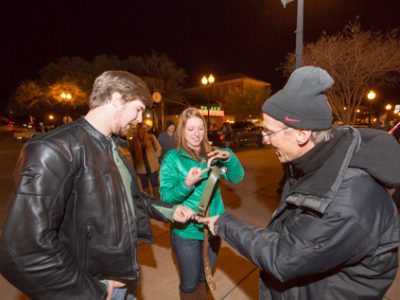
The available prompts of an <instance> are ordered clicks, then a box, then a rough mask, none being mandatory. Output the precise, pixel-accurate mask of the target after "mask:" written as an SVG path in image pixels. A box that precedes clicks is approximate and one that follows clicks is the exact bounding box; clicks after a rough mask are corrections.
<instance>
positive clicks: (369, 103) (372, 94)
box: [367, 90, 376, 125]
mask: <svg viewBox="0 0 400 300" xmlns="http://www.w3.org/2000/svg"><path fill="white" fill-rule="evenodd" d="M375 98H376V93H375V92H374V91H373V90H370V91H369V92H368V94H367V99H368V100H369V101H368V108H369V118H368V121H369V124H370V125H371V123H372V122H371V119H372V117H371V110H372V101H374V99H375Z"/></svg>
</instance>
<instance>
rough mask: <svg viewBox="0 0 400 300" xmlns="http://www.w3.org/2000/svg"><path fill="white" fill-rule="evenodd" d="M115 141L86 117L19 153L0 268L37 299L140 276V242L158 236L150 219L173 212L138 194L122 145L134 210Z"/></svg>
mask: <svg viewBox="0 0 400 300" xmlns="http://www.w3.org/2000/svg"><path fill="white" fill-rule="evenodd" d="M115 141H116V143H117V144H118V139H117V138H116V139H115ZM111 145H112V143H111V140H110V139H108V138H106V137H105V136H104V135H102V134H101V133H100V132H98V131H97V130H96V129H94V128H93V127H92V126H91V125H90V124H89V123H88V122H87V121H86V120H85V119H84V118H82V119H80V120H79V121H77V122H74V123H70V124H67V125H64V126H62V127H59V128H57V129H55V130H53V131H51V132H49V133H48V134H45V135H43V136H40V137H38V138H35V139H32V140H31V141H29V142H28V143H27V144H26V145H25V146H24V148H23V150H22V151H21V154H20V157H19V160H18V163H17V166H16V169H15V184H16V185H15V190H14V193H13V195H12V202H11V208H10V212H9V215H8V219H7V221H6V223H5V226H4V230H3V232H2V236H1V239H0V257H1V262H0V271H1V273H2V274H3V275H4V276H5V277H6V278H7V279H8V280H9V281H10V282H11V283H12V284H14V285H15V286H16V287H18V288H19V289H20V290H22V291H24V292H25V293H27V294H28V295H29V296H30V297H31V298H32V299H57V300H60V299H85V300H88V299H96V300H99V299H104V298H105V297H106V289H105V286H104V285H103V284H101V283H100V282H99V280H101V279H106V278H107V279H111V278H112V279H119V280H126V281H133V280H136V279H137V277H138V274H139V266H138V263H137V261H136V249H137V242H138V239H143V240H145V241H148V242H151V241H153V238H152V233H151V227H150V222H149V218H148V216H149V215H150V216H152V217H156V218H157V219H160V220H164V221H166V220H168V219H167V217H166V216H165V215H163V214H162V213H160V211H164V212H165V211H168V209H169V213H170V215H171V209H170V208H171V207H170V206H169V205H168V204H164V203H162V202H160V201H155V200H154V199H148V198H146V197H144V196H143V195H142V194H140V193H139V189H138V185H137V182H136V175H135V172H134V170H133V168H132V166H133V165H132V161H131V158H130V155H129V152H128V150H127V149H126V148H122V147H120V146H119V147H118V150H119V152H120V154H121V156H122V157H124V162H125V164H126V166H127V167H128V169H129V170H130V172H131V174H132V177H133V183H132V197H133V202H134V213H132V210H131V209H130V207H129V203H128V200H127V195H126V192H125V189H124V186H123V182H122V179H121V176H120V173H119V170H118V168H117V167H116V165H115V163H114V159H113V155H112V148H111ZM162 207H164V208H162Z"/></svg>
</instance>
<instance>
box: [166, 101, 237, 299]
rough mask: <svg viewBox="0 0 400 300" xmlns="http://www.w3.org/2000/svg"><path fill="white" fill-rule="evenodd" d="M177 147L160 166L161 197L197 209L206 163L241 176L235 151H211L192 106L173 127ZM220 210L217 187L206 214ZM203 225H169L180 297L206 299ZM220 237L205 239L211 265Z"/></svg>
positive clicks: (227, 176)
mask: <svg viewBox="0 0 400 300" xmlns="http://www.w3.org/2000/svg"><path fill="white" fill-rule="evenodd" d="M176 137H177V149H174V150H170V151H169V152H168V153H167V154H166V156H165V157H164V159H163V162H162V164H161V169H160V194H161V200H162V201H164V202H168V203H174V204H178V203H179V204H182V205H185V206H187V207H190V208H191V209H193V210H194V211H197V210H198V209H197V208H198V205H199V203H200V198H201V196H202V194H203V191H204V187H205V185H206V181H207V178H208V170H209V167H210V165H212V164H214V163H218V164H220V165H223V166H225V168H226V172H225V173H224V174H223V175H222V178H224V179H226V180H228V181H229V182H231V183H236V182H239V181H241V180H242V179H243V176H244V171H243V168H242V165H241V164H240V162H239V160H238V159H237V157H236V156H235V154H234V153H233V152H232V151H231V150H230V149H228V148H226V149H217V150H213V151H211V149H210V146H209V143H208V139H207V129H206V123H205V121H204V118H203V117H202V115H201V114H200V112H199V111H198V110H197V109H196V108H188V109H186V110H184V111H183V112H182V114H181V117H180V120H179V124H178V127H177V130H176ZM222 212H224V204H223V202H222V198H221V193H220V189H219V188H218V189H217V190H216V192H215V193H214V195H213V197H212V199H211V203H210V207H209V214H210V216H214V215H220V214H221V213H222ZM203 239H204V234H203V225H202V224H198V223H196V222H195V221H194V220H193V221H192V222H189V223H187V224H186V225H184V226H182V225H180V224H173V225H172V233H171V243H172V248H173V250H174V252H175V255H176V258H177V261H178V267H179V274H180V285H179V289H180V296H181V299H194V297H196V299H200V298H201V296H200V295H204V296H203V297H204V299H207V292H206V285H205V275H204V270H203V262H202V246H203ZM219 244H220V240H219V239H217V238H216V237H214V236H212V237H211V238H210V242H209V257H210V262H211V265H213V264H214V262H215V257H216V253H217V251H218V248H219Z"/></svg>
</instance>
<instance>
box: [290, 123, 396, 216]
mask: <svg viewBox="0 0 400 300" xmlns="http://www.w3.org/2000/svg"><path fill="white" fill-rule="evenodd" d="M399 157H400V145H399V144H398V143H397V142H396V140H395V139H394V138H393V137H392V136H391V135H389V134H388V133H387V132H384V131H380V130H373V129H360V130H359V129H355V128H353V127H350V126H343V127H341V128H339V129H337V130H335V132H334V137H333V138H332V139H331V140H329V141H328V142H326V143H321V144H318V145H317V146H316V147H314V148H313V149H312V150H311V151H309V152H307V153H306V154H305V155H303V156H302V157H300V158H298V159H296V160H294V161H293V162H292V163H291V165H292V170H293V172H292V175H291V177H292V178H293V179H295V181H293V183H292V187H291V191H290V193H289V195H287V198H286V199H285V201H286V202H288V203H292V204H296V205H298V206H300V205H303V206H308V207H310V208H312V209H314V210H316V211H318V212H320V213H323V212H324V211H325V210H326V208H327V207H328V206H329V204H330V203H331V202H332V201H333V199H334V197H335V195H336V193H337V191H338V189H339V187H340V185H341V182H342V180H343V178H344V176H345V174H346V172H347V169H348V168H357V169H361V170H363V171H365V172H366V173H367V174H369V175H370V176H371V177H373V178H374V179H375V180H377V181H378V182H380V183H381V184H383V185H385V186H387V187H397V186H400V176H399V174H400V159H399ZM296 178H297V180H296ZM289 181H291V180H289Z"/></svg>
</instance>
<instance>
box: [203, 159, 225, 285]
mask: <svg viewBox="0 0 400 300" xmlns="http://www.w3.org/2000/svg"><path fill="white" fill-rule="evenodd" d="M222 172H223V170H221V168H220V167H218V166H213V167H211V172H210V175H209V176H208V180H207V183H206V186H205V188H204V191H203V195H202V196H201V199H200V203H199V206H198V212H197V214H198V215H199V216H201V217H208V214H209V206H210V202H211V198H212V195H213V193H214V190H215V187H216V185H217V183H218V181H219V176H220V175H221V173H222ZM203 233H204V240H203V266H204V273H205V277H206V281H207V285H208V287H209V288H210V290H211V291H212V292H215V291H216V290H217V286H216V284H215V282H214V279H213V277H212V272H211V264H210V257H209V256H208V244H209V241H208V228H207V227H204V229H203Z"/></svg>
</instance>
